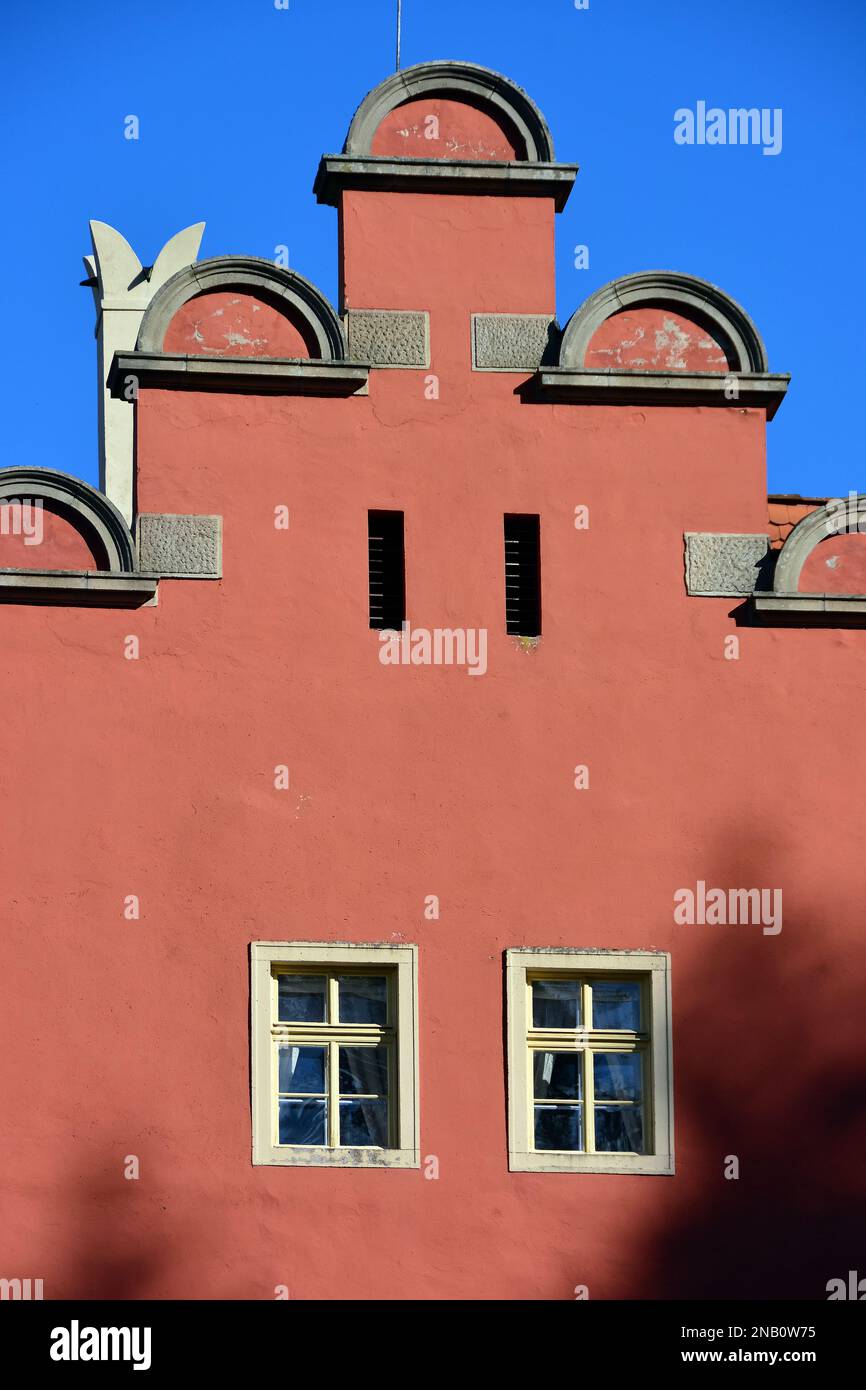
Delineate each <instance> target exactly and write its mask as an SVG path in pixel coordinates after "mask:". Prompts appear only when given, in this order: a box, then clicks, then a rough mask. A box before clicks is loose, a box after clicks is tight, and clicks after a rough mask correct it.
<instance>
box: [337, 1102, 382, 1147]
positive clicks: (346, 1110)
mask: <svg viewBox="0 0 866 1390" xmlns="http://www.w3.org/2000/svg"><path fill="white" fill-rule="evenodd" d="M387 1141H388V1102H387V1101H386V1100H341V1101H340V1143H341V1144H344V1145H350V1144H365V1145H371V1144H372V1145H375V1146H376V1147H378V1148H384V1147H385V1145H386V1144H387Z"/></svg>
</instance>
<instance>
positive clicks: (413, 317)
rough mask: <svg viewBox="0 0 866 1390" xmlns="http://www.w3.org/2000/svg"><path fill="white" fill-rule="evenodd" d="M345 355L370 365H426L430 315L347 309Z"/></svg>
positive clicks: (401, 311)
mask: <svg viewBox="0 0 866 1390" xmlns="http://www.w3.org/2000/svg"><path fill="white" fill-rule="evenodd" d="M346 324H347V329H348V335H349V356H350V357H351V359H352V361H353V362H369V363H371V365H372V366H374V367H429V365H430V315H429V314H427V313H424V312H422V311H417V312H416V311H415V310H403V309H350V310H349V312H348V313H347V315H346Z"/></svg>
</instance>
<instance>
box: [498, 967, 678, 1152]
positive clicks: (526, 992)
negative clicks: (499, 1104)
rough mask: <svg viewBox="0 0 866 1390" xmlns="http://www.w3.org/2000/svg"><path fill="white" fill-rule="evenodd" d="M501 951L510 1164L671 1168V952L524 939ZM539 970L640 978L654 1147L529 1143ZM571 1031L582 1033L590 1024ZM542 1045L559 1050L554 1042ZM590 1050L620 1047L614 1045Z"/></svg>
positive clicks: (555, 973) (543, 973)
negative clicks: (534, 991)
mask: <svg viewBox="0 0 866 1390" xmlns="http://www.w3.org/2000/svg"><path fill="white" fill-rule="evenodd" d="M505 955H506V1012H507V1038H508V1167H509V1169H510V1171H511V1172H535V1173H635V1174H648V1175H661V1176H669V1175H671V1174H673V1172H674V1134H673V1071H672V1055H671V991H670V954H669V953H668V952H667V951H611V950H606V949H588V948H587V949H584V948H579V947H567V946H562V947H529V946H521V947H514V948H512V949H511V950H508V951H506V953H505ZM539 975H541V976H546V975H550V976H554V977H556V976H559V977H562V978H569V977H571V978H581V979H585V978H586V977H592V976H597V977H599V978H602V979H608V978H611V977H616V976H620V975H621V976H623V977H626V978H632V979H636V978H639V979H640V980H641V983H642V988H641V1010H642V1017H641V1029H642V1030H645V1031H648V1032H649V1039H648V1041H647V1043H646V1046H645V1048H644V1049H643V1051H644V1062H643V1073H644V1077H645V1090H644V1101H643V1103H644V1108H645V1113H644V1123H645V1126H646V1129H647V1132H648V1133H651V1135H652V1149H653V1151H652V1153H646V1154H628V1153H585V1152H571V1151H559V1150H550V1149H544V1150H542V1149H535V1148H533V1138H532V1136H533V1122H532V1114H533V1100H534V1095H533V1089H534V1088H533V1071H532V1065H531V1058H532V1053H533V1051H537V1050H538V1048H531V1047H530V1044H529V1041H528V1035H529V1033H530V1032H531V1031H535V1030H534V1029H533V1028H532V1013H531V988H530V982H531V979H532V977H537V976H539ZM644 1011H646V1012H647V1013H648V1015H649V1017H648V1018H647V1017H644ZM543 1031H545V1030H541V1029H539V1030H538V1032H539V1033H541V1032H543ZM549 1031H552V1032H556V1031H565V1030H549ZM574 1031H575V1033H580V1032H581V1031H583V1032H586V1031H587V1030H585V1029H578V1030H574ZM547 1050H548V1051H561V1050H563V1049H562V1048H560V1047H559V1046H557V1045H555V1044H553V1043H552V1044H551V1046H550V1047H549V1048H548V1049H547ZM565 1050H568V1049H565ZM576 1050H578V1051H580V1050H581V1049H580V1048H578V1049H576ZM595 1050H596V1051H604V1050H614V1051H615V1050H617V1049H616V1048H615V1047H612V1048H611V1049H603V1048H596V1049H595ZM629 1050H631V1049H629ZM634 1050H637V1049H634ZM590 1101H591V1097H590ZM584 1104H586V1097H585V1100H584Z"/></svg>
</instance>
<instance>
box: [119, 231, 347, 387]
mask: <svg viewBox="0 0 866 1390" xmlns="http://www.w3.org/2000/svg"><path fill="white" fill-rule="evenodd" d="M136 348H137V350H138V351H139V352H176V353H183V354H187V355H196V354H202V355H213V356H226V357H247V358H249V357H287V358H303V357H309V358H311V359H313V360H318V361H321V362H342V361H344V360H345V358H346V341H345V336H344V333H343V326H342V324H341V323H340V320H339V318H338V317H337V314H336V312H335V311H334V309H333V307H332V305H331V304H330V303H329V302H328V300H327V299H326V298H325V296H324V295H323V294H322V293H321V291H320V290H318V289H317V288H316V286H315V285H313V284H311V282H310V281H309V280H305V279H304V277H303V276H302V275H298V273H297V271H294V270H289V269H287V268H285V267H282V266H277V265H274V263H273V262H272V261H265V260H261V259H259V258H258V257H256V256H218V257H214V258H213V259H211V260H207V261H198V262H196V263H194V264H193V265H189V266H185V267H184V268H183V270H179V271H178V272H177V274H176V275H173V276H172V277H171V279H170V280H167V281H166V283H165V284H164V285H163V286H162V288H161V289H160V290H158V291H157V293H156V295H155V296H154V298H153V299H152V300H151V302H150V304H149V305H148V308H147V310H146V312H145V315H144V318H143V319H142V321H141V328H140V330H139V334H138V341H137V343H136Z"/></svg>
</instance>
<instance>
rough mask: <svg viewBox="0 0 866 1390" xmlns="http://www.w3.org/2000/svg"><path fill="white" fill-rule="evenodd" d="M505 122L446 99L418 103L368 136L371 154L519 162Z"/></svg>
mask: <svg viewBox="0 0 866 1390" xmlns="http://www.w3.org/2000/svg"><path fill="white" fill-rule="evenodd" d="M506 126H507V122H506V121H504V120H503V119H501V118H494V117H493V116H492V115H490V114H489V113H488V112H487V111H483V110H481V109H480V108H478V107H474V106H468V105H467V104H466V103H465V102H462V101H454V100H453V99H451V98H449V97H434V96H431V97H418V98H416V99H415V100H413V101H407V102H404V103H403V105H402V106H397V107H395V108H394V110H393V111H391V112H389V114H388V115H387V116H386V117H385V119H384V120H383V121H382V122H381V124H380V125H379V128H378V130H377V131H376V133H375V135H374V136H373V143H372V149H371V153H372V154H376V155H397V156H403V157H411V158H412V159H484V160H491V159H520V158H521V157H525V155H523V151H522V150H521V149H520V141H519V139H518V137H517V136H516V135H515V134H513V133H512V132H510V131H508V130H507V129H506Z"/></svg>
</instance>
